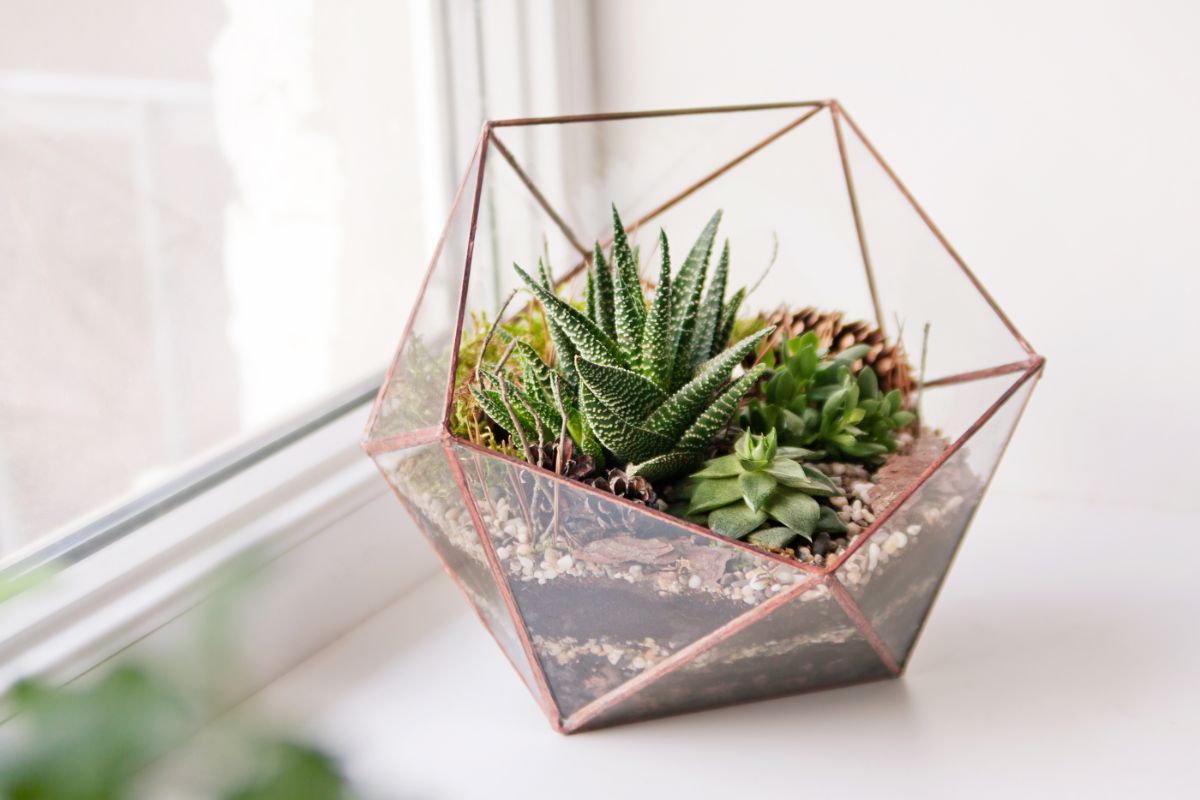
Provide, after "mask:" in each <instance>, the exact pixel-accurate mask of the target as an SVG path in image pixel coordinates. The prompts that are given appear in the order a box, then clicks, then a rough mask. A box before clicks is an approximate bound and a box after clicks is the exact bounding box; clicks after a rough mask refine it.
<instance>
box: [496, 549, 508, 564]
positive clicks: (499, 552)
mask: <svg viewBox="0 0 1200 800" xmlns="http://www.w3.org/2000/svg"><path fill="white" fill-rule="evenodd" d="M511 553H512V550H510V549H509V548H507V547H497V548H496V557H497V558H499V559H500V560H501V561H504V560H506V559H507V558H508V556H509V554H511Z"/></svg>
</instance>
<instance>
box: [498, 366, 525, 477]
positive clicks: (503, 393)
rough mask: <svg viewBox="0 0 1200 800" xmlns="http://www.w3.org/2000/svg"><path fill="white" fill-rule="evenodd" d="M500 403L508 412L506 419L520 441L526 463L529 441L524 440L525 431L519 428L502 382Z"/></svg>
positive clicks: (515, 413)
mask: <svg viewBox="0 0 1200 800" xmlns="http://www.w3.org/2000/svg"><path fill="white" fill-rule="evenodd" d="M500 402H502V403H504V408H505V409H506V410H507V411H508V418H509V420H510V421H511V422H512V424H513V430H514V431H516V432H517V437H518V438H519V439H520V440H521V453H522V454H523V455H524V456H525V460H526V461H528V460H529V441H528V440H527V439H526V438H525V429H524V428H523V427H521V420H519V419H517V412H516V411H514V410H513V406H512V402H511V401H509V399H508V384H507V383H506V382H504V381H500Z"/></svg>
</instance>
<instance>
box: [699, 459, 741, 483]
mask: <svg viewBox="0 0 1200 800" xmlns="http://www.w3.org/2000/svg"><path fill="white" fill-rule="evenodd" d="M741 473H742V464H741V462H740V461H738V457H737V456H735V455H728V456H721V457H720V458H714V459H710V460H709V461H707V462H705V464H704V469H702V470H700V471H699V472H695V473H693V474H692V477H693V478H736V477H737V476H738V475H740V474H741Z"/></svg>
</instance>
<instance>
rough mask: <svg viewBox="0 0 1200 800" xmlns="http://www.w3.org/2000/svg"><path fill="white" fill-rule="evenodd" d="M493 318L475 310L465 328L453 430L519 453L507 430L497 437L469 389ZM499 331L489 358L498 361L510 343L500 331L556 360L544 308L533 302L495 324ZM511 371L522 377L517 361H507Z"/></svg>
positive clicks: (490, 344) (490, 346) (457, 371)
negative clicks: (510, 440)
mask: <svg viewBox="0 0 1200 800" xmlns="http://www.w3.org/2000/svg"><path fill="white" fill-rule="evenodd" d="M491 326H492V320H491V319H489V318H488V315H487V314H485V313H472V314H471V321H470V328H469V330H468V331H464V333H463V338H462V343H461V345H460V346H459V350H458V366H457V368H456V369H455V373H454V407H453V408H452V409H451V411H450V433H452V434H453V435H455V436H458V437H460V438H463V439H466V440H467V441H469V442H472V443H473V444H477V445H481V446H483V447H487V448H489V449H491V450H495V451H497V452H500V453H505V454H507V455H516V456H518V457H519V455H518V453H517V448H516V447H514V446H513V445H512V444H510V443H509V441H508V437H507V434H504V433H503V432H501V436H502V437H503V438H502V439H497V438H496V434H495V432H494V431H493V430H492V426H491V425H490V424H489V422H488V419H487V415H486V414H484V413H483V409H481V408H480V407H479V403H478V402H476V400H475V398H474V397H473V396H472V395H471V393H470V392H469V391H467V386H468V384H469V383H470V382H471V375H472V373H473V372H474V370H475V365H476V364H478V363H479V351H480V349H481V348H482V347H483V340H484V339H485V338H487V333H488V330H489V329H490V328H491ZM496 330H497V333H496V335H493V336H492V339H491V341H489V342H488V345H487V352H486V353H485V354H484V360H485V361H486V362H490V363H495V362H496V361H497V360H498V359H499V358H500V356H501V355H503V354H504V348H505V347H507V344H506V342H505V341H504V339H505V338H506V337H504V336H502V335H501V334H500V332H503V333H504V334H507V335H508V338H512V339H520V340H521V341H523V342H525V343H527V344H528V345H529V346H530V347H532V348H533V349H534V350H536V351H537V353H538V355H540V356H541V357H542V359H543V360H544V361H546V362H547V363H550V364H553V363H554V362H553V357H554V347H553V345H552V344H551V342H550V335H549V333H548V331H547V329H546V318H545V317H544V316H543V315H542V311H541V308H540V307H538V306H536V305H535V304H534V303H530V304H528V305H527V306H526V307H525V309H524V310H522V311H520V312H519V313H517V314H516V315H514V316H512V317H510V318H509V319H508V320H506V321H504V322H501V323H500V324H499V325H497V326H496ZM507 368H508V370H509V372H510V373H511V374H513V375H515V376H517V377H520V369H519V368H518V367H517V366H516V365H515V363H510V364H509V365H507Z"/></svg>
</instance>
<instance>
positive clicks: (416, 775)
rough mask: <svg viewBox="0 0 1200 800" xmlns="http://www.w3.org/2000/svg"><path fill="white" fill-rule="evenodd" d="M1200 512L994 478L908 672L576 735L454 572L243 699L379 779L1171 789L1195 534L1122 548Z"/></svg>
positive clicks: (1185, 724)
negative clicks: (1043, 494)
mask: <svg viewBox="0 0 1200 800" xmlns="http://www.w3.org/2000/svg"><path fill="white" fill-rule="evenodd" d="M1148 516H1150V517H1151V518H1150V519H1147V517H1148ZM1196 521H1197V515H1195V514H1193V515H1188V516H1182V517H1181V516H1180V515H1178V514H1176V515H1171V514H1159V515H1157V517H1155V515H1153V514H1148V512H1146V511H1144V510H1138V509H1121V508H1119V507H1109V508H1097V507H1096V506H1094V505H1091V506H1088V505H1083V504H1076V503H1071V502H1067V501H1054V500H1047V499H1034V498H1028V497H1023V496H1017V495H1014V494H1006V493H1004V492H1003V491H995V492H994V493H993V495H992V497H991V499H990V500H989V501H986V502H985V504H984V508H983V512H982V513H981V515H980V516H979V518H978V519H977V520H976V522H975V526H974V530H973V532H972V534H971V535H970V537H969V541H968V543H967V545H966V547H964V549H963V551H962V554H961V555H960V557H959V559H958V562H957V564H956V566H955V569H954V571H953V572H952V574H951V577H950V579H949V580H948V582H947V584H946V587H945V591H944V592H943V594H942V597H941V599H940V601H939V602H938V604H937V607H936V608H935V609H934V611H933V615H932V617H931V621H930V624H929V626H928V628H927V630H926V632H925V635H924V637H923V639H922V641H921V643H920V646H919V648H918V650H917V653H916V656H915V658H914V660H913V662H912V665H911V667H910V669H909V672H908V674H907V676H906V677H904V678H902V679H900V680H896V681H886V682H882V683H875V684H869V685H865V686H860V687H855V688H849V689H839V690H833V691H826V692H818V693H814V694H809V695H803V696H797V697H791V698H785V699H782V700H776V701H770V702H761V703H754V704H749V705H743V706H735V707H731V708H726V709H722V710H718V711H712V712H705V713H700V714H691V715H686V716H680V717H674V718H670V719H664V720H659V721H655V722H650V723H645V724H638V725H631V726H624V727H621V728H613V729H609V730H606V731H600V732H595V733H587V734H580V735H578V736H575V737H570V738H564V737H561V736H559V735H557V734H555V733H553V732H552V731H551V730H550V729H549V727H548V725H547V724H546V722H545V719H544V718H543V717H542V715H541V712H540V711H539V709H538V707H537V706H536V704H535V703H534V701H533V700H532V699H531V698H530V696H529V695H528V693H527V691H526V690H525V688H524V687H523V685H522V684H521V682H520V681H519V679H518V678H517V677H516V675H515V674H514V673H513V670H512V667H511V666H510V665H509V664H508V663H507V661H506V660H505V659H504V657H503V656H502V655H501V653H500V651H499V650H498V649H497V648H496V647H495V645H494V644H493V642H492V640H491V639H490V637H488V636H487V635H486V634H485V633H484V632H483V631H482V630H481V629H480V626H479V623H478V621H477V620H476V618H475V617H474V615H473V614H471V612H470V611H469V609H468V608H467V606H466V604H465V603H464V602H463V599H462V597H461V596H460V595H459V594H458V592H457V590H456V589H455V588H454V586H453V585H452V584H451V582H450V581H449V580H447V579H446V578H445V577H444V576H441V575H439V576H437V577H435V578H433V579H431V580H429V581H427V582H425V583H422V584H421V585H419V586H418V587H417V588H415V589H414V590H412V591H411V592H409V593H408V594H406V595H404V596H403V597H401V598H400V599H399V600H398V601H397V602H395V603H394V604H392V605H391V606H390V607H388V608H387V609H385V610H384V611H383V612H381V613H379V614H377V615H375V616H374V617H372V618H371V619H369V620H368V621H367V622H365V623H364V624H362V625H361V626H360V627H358V628H357V629H355V630H353V631H351V632H350V633H349V634H347V635H346V636H345V637H344V638H342V639H340V640H339V641H337V642H336V643H335V644H333V645H332V646H331V647H329V648H327V649H326V650H324V651H322V652H320V653H318V654H317V655H316V656H315V657H313V658H312V659H310V660H308V661H307V662H305V663H303V664H301V665H300V666H299V667H298V668H296V669H294V670H293V671H291V672H290V673H289V674H287V675H286V676H284V677H282V678H281V679H279V680H277V681H275V682H274V683H272V684H271V685H270V686H268V687H267V688H266V689H265V690H264V691H263V692H261V693H260V694H259V695H257V696H256V697H254V698H252V699H251V700H250V701H249V702H248V703H246V704H245V705H244V706H243V707H242V708H241V709H239V711H238V712H237V713H247V712H248V713H253V714H256V715H257V714H262V713H265V714H266V715H267V716H268V717H273V718H275V719H279V720H286V721H287V722H290V723H294V724H297V725H299V726H300V727H301V729H302V730H304V731H306V732H307V733H308V734H309V735H311V736H313V737H315V738H316V739H318V740H319V741H321V742H322V743H323V744H324V745H325V746H326V747H328V748H329V749H330V750H332V751H334V752H336V753H338V754H339V755H340V756H341V758H342V759H343V763H344V765H345V767H346V769H347V771H348V773H349V774H350V776H351V777H352V778H353V779H354V780H355V781H356V782H357V784H358V785H359V787H360V788H361V789H362V790H363V791H364V792H365V793H366V794H367V795H368V796H389V797H390V796H395V795H397V794H401V795H404V796H420V797H482V796H488V795H491V796H510V795H511V796H516V795H518V794H519V795H520V796H523V797H532V796H543V795H552V796H560V797H561V796H571V797H576V798H582V797H591V796H596V797H606V798H607V797H612V796H616V795H622V794H634V795H637V796H662V797H687V796H706V797H707V796H714V797H718V796H719V797H726V796H728V797H735V796H741V795H745V794H748V793H753V794H760V793H768V794H769V793H771V791H773V790H776V789H778V790H780V791H785V792H787V793H788V794H791V793H794V791H793V790H790V789H785V788H784V787H787V786H792V787H798V788H800V789H802V790H803V792H804V793H805V794H809V793H812V792H814V791H820V790H822V789H824V790H826V791H829V792H836V793H839V794H841V795H842V796H887V797H897V796H921V797H929V796H948V797H963V796H972V797H981V796H992V795H996V796H1012V794H1014V793H1016V792H1023V791H1025V790H1027V789H1029V788H1030V787H1032V786H1037V787H1038V791H1039V793H1044V794H1047V795H1056V794H1071V793H1073V792H1074V791H1076V790H1077V788H1078V786H1079V785H1081V783H1085V784H1087V785H1088V786H1091V787H1093V788H1096V789H1107V790H1108V791H1110V792H1112V793H1114V794H1126V793H1127V792H1128V791H1130V790H1132V789H1136V790H1137V791H1138V792H1139V793H1142V794H1145V793H1149V794H1159V795H1163V796H1178V794H1179V792H1180V791H1181V790H1182V786H1181V781H1182V780H1184V779H1183V778H1182V777H1181V776H1182V775H1184V774H1187V773H1186V772H1184V770H1187V769H1189V765H1190V761H1191V750H1192V747H1191V743H1193V742H1195V741H1197V739H1200V720H1198V719H1197V717H1196V715H1195V714H1192V713H1190V712H1185V711H1183V710H1182V709H1185V708H1189V707H1190V708H1194V707H1196V706H1197V705H1198V704H1200V692H1198V691H1197V688H1196V683H1195V680H1194V676H1195V674H1196V673H1197V671H1198V670H1200V645H1197V643H1196V641H1195V640H1194V638H1189V637H1186V636H1184V635H1181V632H1183V631H1189V630H1191V629H1192V628H1193V627H1194V624H1193V620H1192V619H1191V615H1192V613H1193V610H1192V609H1191V608H1189V607H1188V606H1187V604H1184V603H1178V602H1172V598H1171V597H1170V596H1169V595H1168V594H1167V593H1166V592H1162V591H1154V587H1155V586H1159V587H1165V586H1169V585H1171V584H1172V583H1177V582H1178V583H1182V582H1187V581H1190V580H1191V576H1190V571H1191V568H1190V566H1189V565H1190V564H1191V563H1194V559H1196V558H1200V541H1197V540H1196V539H1195V538H1194V537H1184V536H1176V537H1173V538H1175V539H1176V541H1175V543H1174V547H1173V549H1174V550H1175V551H1176V552H1173V554H1172V556H1171V557H1170V558H1167V559H1163V560H1162V562H1161V563H1159V564H1157V566H1156V567H1155V569H1154V573H1155V577H1154V578H1153V582H1152V583H1151V584H1149V585H1148V588H1144V589H1143V588H1137V587H1131V586H1130V585H1129V583H1130V582H1129V576H1128V565H1127V564H1126V563H1124V562H1123V560H1122V559H1121V558H1117V557H1114V556H1113V554H1114V553H1119V552H1122V548H1123V547H1124V546H1125V544H1124V543H1125V542H1126V541H1127V532H1128V531H1132V530H1138V529H1146V528H1154V529H1159V530H1175V531H1181V532H1182V531H1187V530H1189V529H1191V528H1194V527H1195V522H1196ZM1189 523H1190V524H1189ZM413 535H414V536H415V535H416V534H413ZM1179 548H1183V549H1185V550H1187V551H1188V552H1187V553H1184V552H1178V550H1179ZM1031 552H1036V553H1037V554H1038V555H1037V556H1036V557H1033V558H1031V557H1030V556H1029V554H1030V553H1031ZM1189 555H1190V556H1191V558H1189V557H1188V556H1189ZM1092 609H1096V610H1098V611H1099V613H1097V612H1095V611H1092ZM1168 651H1170V652H1172V654H1173V656H1172V658H1171V659H1170V660H1164V659H1162V658H1161V656H1162V655H1163V654H1164V653H1166V652H1168ZM1151 676H1153V679H1152V680H1151ZM1189 698H1191V699H1190V700H1189ZM747 748H749V749H747ZM739 749H740V752H741V755H738V753H739ZM737 759H745V760H747V763H746V766H744V767H739V766H735V762H736V760H737ZM751 763H752V764H753V766H751V765H750V764H751Z"/></svg>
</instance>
